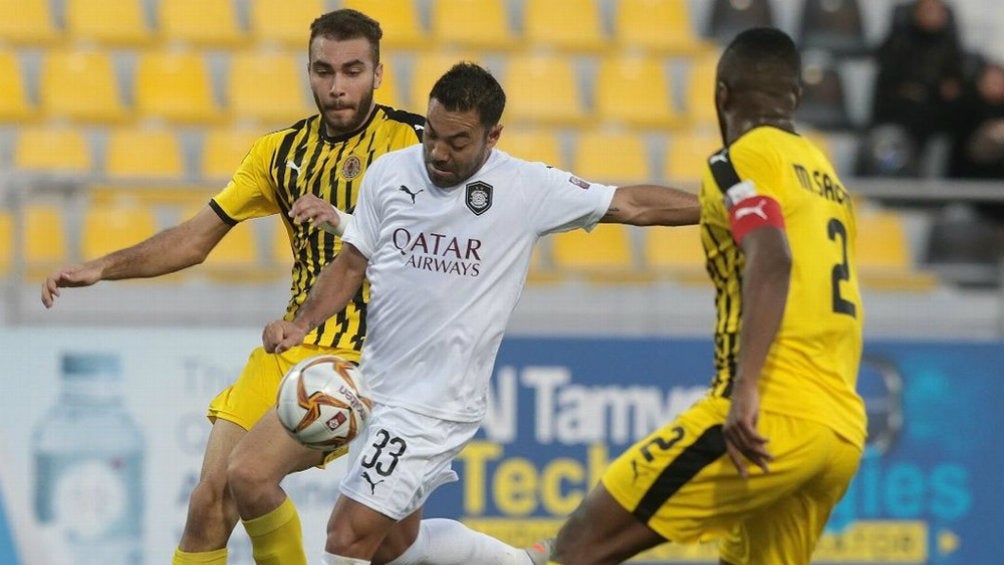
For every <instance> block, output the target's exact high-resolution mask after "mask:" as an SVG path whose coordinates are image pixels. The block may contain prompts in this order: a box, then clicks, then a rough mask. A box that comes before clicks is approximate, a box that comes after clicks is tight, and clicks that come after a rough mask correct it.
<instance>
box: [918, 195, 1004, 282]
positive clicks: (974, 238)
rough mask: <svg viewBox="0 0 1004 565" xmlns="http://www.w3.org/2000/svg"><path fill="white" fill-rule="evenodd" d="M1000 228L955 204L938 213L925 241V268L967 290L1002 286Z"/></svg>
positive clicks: (1002, 238)
mask: <svg viewBox="0 0 1004 565" xmlns="http://www.w3.org/2000/svg"><path fill="white" fill-rule="evenodd" d="M1002 250H1004V232H1002V231H1001V229H1000V226H998V225H995V224H994V223H993V222H991V221H989V220H986V219H984V218H982V217H980V216H978V215H976V214H975V213H974V212H973V211H972V210H971V209H970V208H968V207H965V206H962V205H955V206H949V207H946V208H945V209H944V210H943V211H942V212H941V213H939V214H937V215H936V216H935V217H934V218H933V219H932V222H931V224H930V226H929V228H928V233H927V238H926V240H925V242H924V249H923V265H924V266H925V268H928V269H931V270H932V271H934V272H936V273H938V275H939V276H940V278H941V280H943V281H946V282H949V283H952V284H955V285H958V286H961V287H964V288H989V287H999V286H1000V285H1001V284H1002V283H1004V280H1002V262H1004V251H1002Z"/></svg>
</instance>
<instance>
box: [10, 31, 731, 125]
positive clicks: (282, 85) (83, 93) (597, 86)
mask: <svg viewBox="0 0 1004 565" xmlns="http://www.w3.org/2000/svg"><path fill="white" fill-rule="evenodd" d="M29 59H32V57H31V56H29V55H22V56H19V55H18V53H17V52H14V51H0V123H2V122H16V123H25V122H30V121H48V120H65V121H70V122H73V123H84V124H102V123H124V122H129V121H141V120H144V119H157V120H163V121H167V122H169V123H177V124H192V123H196V124H211V123H222V122H235V121H250V122H253V123H258V124H263V125H266V126H278V125H286V124H289V123H292V122H293V121H295V120H297V119H300V118H301V117H303V116H305V115H308V114H310V113H312V112H313V111H314V104H313V101H312V99H311V96H310V94H309V89H308V88H307V77H306V73H305V54H304V53H302V52H299V51H297V52H293V51H276V50H268V49H266V50H253V51H240V52H233V53H228V54H213V53H209V52H207V51H202V50H173V49H157V50H140V51H128V52H112V51H108V50H102V49H92V48H74V49H68V50H64V49H57V48H53V49H49V50H46V51H45V52H43V53H41V55H40V56H38V59H39V60H38V61H37V63H38V64H37V67H36V65H34V64H32V63H33V62H34V61H29ZM462 59H468V60H476V61H478V62H480V63H483V64H485V65H486V66H488V67H489V68H490V69H492V71H493V72H496V73H497V74H498V76H499V78H500V80H501V81H502V83H503V84H504V85H505V87H506V90H507V92H508V95H509V96H508V97H509V100H510V104H509V107H508V114H507V119H508V120H510V121H516V122H530V123H534V124H540V125H580V124H584V123H586V122H590V123H598V122H600V123H617V124H624V125H627V126H631V127H642V128H668V127H680V126H683V125H687V124H690V123H694V122H700V123H706V122H712V121H714V118H715V117H714V107H713V95H712V92H713V85H714V72H715V58H714V55H713V54H710V55H708V56H703V57H695V58H691V59H688V60H686V61H676V62H671V61H667V60H665V59H661V58H656V57H651V56H645V55H625V54H623V53H619V52H618V53H613V54H608V55H605V56H601V57H574V56H568V55H561V54H554V53H551V54H544V53H532V54H511V55H509V56H508V57H505V58H496V59H491V58H486V57H484V56H476V55H472V54H470V53H450V52H439V53H428V54H423V55H421V56H416V55H413V54H407V53H405V52H399V53H389V54H387V55H385V57H384V83H383V85H382V86H381V87H380V88H379V89H378V91H377V93H378V99H379V100H380V101H381V102H383V103H385V104H389V105H391V106H395V107H399V108H408V109H415V110H416V111H418V112H424V109H425V106H426V104H427V100H428V93H429V90H430V88H431V87H432V84H433V83H434V82H435V80H436V79H437V78H438V77H439V76H441V75H442V73H443V72H445V71H446V70H447V69H448V68H449V67H450V66H452V65H453V64H455V63H456V62H458V61H460V60H462ZM29 68H31V69H33V70H32V71H31V72H29V70H28V69H29ZM36 68H37V72H36V71H35V69H36ZM36 93H37V95H36Z"/></svg>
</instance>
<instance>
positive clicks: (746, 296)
mask: <svg viewBox="0 0 1004 565" xmlns="http://www.w3.org/2000/svg"><path fill="white" fill-rule="evenodd" d="M741 246H742V249H743V253H744V254H745V256H746V266H745V268H744V270H743V298H742V303H743V319H742V327H741V328H740V330H739V332H740V333H739V343H740V347H739V360H738V364H737V366H736V382H735V385H734V386H733V389H732V402H731V407H730V409H729V415H728V417H727V418H726V420H725V424H724V426H723V430H722V431H723V433H724V434H725V445H726V449H727V450H728V454H729V458H730V459H731V460H732V463H733V464H734V465H735V466H736V469H738V470H739V474H740V475H742V476H743V477H744V478H745V477H747V476H749V471H748V469H747V467H746V462H745V461H744V459H745V460H748V461H749V462H751V463H753V464H754V465H756V466H758V467H760V468H761V469H763V471H764V472H767V471H768V465H767V464H768V463H769V462H770V461H771V460H772V459H773V457H772V456H771V454H770V451H769V450H768V449H767V442H768V439H769V438H765V437H763V436H762V435H760V433H759V432H757V419H758V417H759V413H760V394H759V391H758V389H757V384H758V381H759V378H760V371H761V370H762V369H763V364H764V361H765V360H766V359H767V353H768V351H769V350H770V346H771V344H772V343H773V342H774V338H775V336H776V335H777V331H778V329H779V328H780V327H781V319H782V318H783V317H784V307H785V303H786V301H787V299H788V281H789V276H790V274H791V250H790V249H789V247H788V238H787V236H786V235H785V232H784V230H782V229H779V228H775V227H771V226H764V227H761V228H759V229H755V230H753V231H751V232H749V233H747V234H746V235H745V237H743V239H742V243H741Z"/></svg>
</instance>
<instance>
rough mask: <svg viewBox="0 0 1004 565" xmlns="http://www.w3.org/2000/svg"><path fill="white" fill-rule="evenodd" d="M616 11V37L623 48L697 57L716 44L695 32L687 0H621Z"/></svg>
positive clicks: (614, 22)
mask: <svg viewBox="0 0 1004 565" xmlns="http://www.w3.org/2000/svg"><path fill="white" fill-rule="evenodd" d="M614 10H615V12H614V21H613V27H614V38H615V39H616V42H617V45H618V46H619V47H620V48H622V49H628V50H632V49H638V50H644V51H650V52H652V53H656V54H659V55H669V56H694V55H697V54H699V53H703V52H705V51H708V50H710V49H713V47H714V46H713V45H712V44H710V43H708V42H707V41H705V40H704V39H703V38H701V37H699V36H698V34H697V33H695V26H694V22H693V20H692V18H691V14H690V7H689V3H688V2H687V0H620V1H619V2H617V3H616V6H615V8H614Z"/></svg>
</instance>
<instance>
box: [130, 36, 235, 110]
mask: <svg viewBox="0 0 1004 565" xmlns="http://www.w3.org/2000/svg"><path fill="white" fill-rule="evenodd" d="M135 98H136V109H137V112H138V114H139V117H141V118H145V117H149V118H159V119H163V120H167V121H170V122H176V123H205V124H208V123H212V122H214V121H218V120H219V119H221V117H222V116H221V111H220V109H219V108H218V107H217V104H216V101H215V98H214V96H213V90H212V83H211V82H210V80H209V67H208V64H207V62H206V60H205V57H204V55H203V53H201V52H198V51H167V50H155V51H143V52H141V53H140V56H139V59H138V61H137V62H136V85H135Z"/></svg>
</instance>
